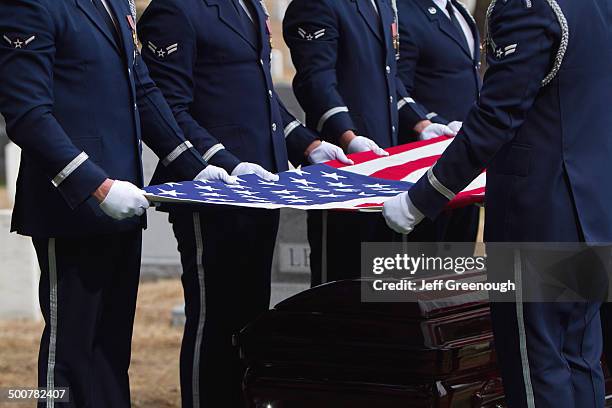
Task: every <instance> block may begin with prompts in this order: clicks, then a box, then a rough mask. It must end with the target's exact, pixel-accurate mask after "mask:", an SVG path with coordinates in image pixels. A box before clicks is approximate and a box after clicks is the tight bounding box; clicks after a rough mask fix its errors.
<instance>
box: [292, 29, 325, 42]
mask: <svg viewBox="0 0 612 408" xmlns="http://www.w3.org/2000/svg"><path fill="white" fill-rule="evenodd" d="M298 35H299V36H300V37H302V38H303V39H304V40H307V41H312V40H318V39H319V38H321V37H323V36H325V28H322V29H320V30H317V31H314V32H308V31H306V30H304V29H303V28H302V27H298Z"/></svg>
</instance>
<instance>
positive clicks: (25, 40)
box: [2, 34, 36, 49]
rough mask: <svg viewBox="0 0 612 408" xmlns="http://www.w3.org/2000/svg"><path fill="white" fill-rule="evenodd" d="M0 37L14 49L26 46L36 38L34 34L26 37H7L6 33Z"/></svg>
mask: <svg viewBox="0 0 612 408" xmlns="http://www.w3.org/2000/svg"><path fill="white" fill-rule="evenodd" d="M2 39H3V40H4V42H5V43H6V44H8V45H9V46H11V47H13V48H15V49H23V48H27V47H28V45H30V44H31V43H32V42H33V41H34V40H36V36H35V35H32V36H28V37H13V38H11V37H9V36H8V35H7V34H4V35H3V36H2Z"/></svg>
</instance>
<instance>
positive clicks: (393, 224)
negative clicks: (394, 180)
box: [383, 192, 425, 234]
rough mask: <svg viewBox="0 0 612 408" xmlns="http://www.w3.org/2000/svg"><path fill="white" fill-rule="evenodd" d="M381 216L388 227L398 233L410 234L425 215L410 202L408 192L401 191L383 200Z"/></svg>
mask: <svg viewBox="0 0 612 408" xmlns="http://www.w3.org/2000/svg"><path fill="white" fill-rule="evenodd" d="M383 217H385V221H386V222H387V225H388V226H389V228H391V229H392V230H393V231H395V232H398V233H400V234H410V233H411V232H412V230H414V227H416V226H417V224H418V223H419V222H421V221H423V218H425V216H424V215H423V214H422V213H421V212H420V211H419V209H418V208H416V207H415V206H414V204H412V201H411V200H410V196H409V195H408V193H407V192H406V193H402V194H400V195H398V196H395V197H393V198H392V199H390V200H388V201H386V202H385V205H384V207H383Z"/></svg>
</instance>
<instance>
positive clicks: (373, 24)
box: [355, 0, 382, 41]
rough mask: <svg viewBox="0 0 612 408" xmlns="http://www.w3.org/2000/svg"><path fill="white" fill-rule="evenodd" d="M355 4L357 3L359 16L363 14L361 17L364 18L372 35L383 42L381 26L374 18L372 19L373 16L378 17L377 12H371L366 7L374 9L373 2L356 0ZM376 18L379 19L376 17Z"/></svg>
mask: <svg viewBox="0 0 612 408" xmlns="http://www.w3.org/2000/svg"><path fill="white" fill-rule="evenodd" d="M355 3H357V10H358V11H359V14H361V17H363V19H364V20H365V22H366V24H367V25H368V27H369V28H370V31H372V33H373V34H374V35H375V36H376V38H378V39H379V40H380V41H382V38H381V33H380V30H379V29H378V27H379V26H380V24H378V23H377V21H374V20H373V18H374V17H372V16H376V11H374V10H372V11H371V12H370V10H368V9H366V7H369V8H372V4H371V0H356V1H355ZM376 18H379V17H378V16H376Z"/></svg>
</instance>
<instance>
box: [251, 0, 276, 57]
mask: <svg viewBox="0 0 612 408" xmlns="http://www.w3.org/2000/svg"><path fill="white" fill-rule="evenodd" d="M245 1H250V2H252V4H253V8H254V9H255V11H256V13H257V15H256V16H253V18H255V19H256V20H255V26H256V27H257V32H258V33H259V38H260V40H261V49H262V51H263V50H264V49H265V48H266V44H265V41H266V39H267V38H268V36H270V35H272V33H268V16H267V15H266V14H265V13H264V10H263V9H262V8H261V6H258V5H257V4H256V3H257V1H256V0H245Z"/></svg>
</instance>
